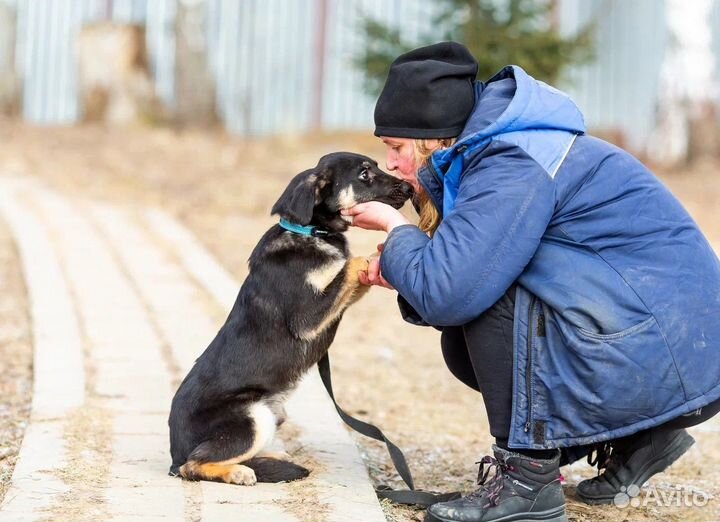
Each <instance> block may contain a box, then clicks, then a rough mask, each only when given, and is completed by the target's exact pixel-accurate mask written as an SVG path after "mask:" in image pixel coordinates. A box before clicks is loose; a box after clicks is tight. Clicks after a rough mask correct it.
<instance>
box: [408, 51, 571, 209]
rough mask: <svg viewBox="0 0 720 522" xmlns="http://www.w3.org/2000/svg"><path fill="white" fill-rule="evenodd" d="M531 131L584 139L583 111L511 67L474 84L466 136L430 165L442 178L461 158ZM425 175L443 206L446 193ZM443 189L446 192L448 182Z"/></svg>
mask: <svg viewBox="0 0 720 522" xmlns="http://www.w3.org/2000/svg"><path fill="white" fill-rule="evenodd" d="M531 130H560V131H566V132H571V133H574V134H582V133H584V132H585V122H584V119H583V115H582V113H581V112H580V109H578V107H577V105H575V103H574V102H573V101H572V100H571V99H570V97H569V96H568V95H567V94H565V93H564V92H561V91H559V90H558V89H555V88H554V87H551V86H549V85H547V84H546V83H544V82H541V81H539V80H535V79H534V78H533V77H531V76H529V75H528V74H527V73H526V72H525V71H524V70H523V69H522V68H521V67H518V66H517V65H508V66H507V67H505V68H503V69H502V70H501V71H500V72H499V73H497V74H496V75H495V76H493V77H492V78H491V79H490V80H488V81H487V82H485V83H484V82H476V83H475V106H474V107H473V111H472V113H471V114H470V117H469V118H468V121H467V122H466V124H465V127H464V129H463V131H462V133H461V134H460V136H459V137H458V140H457V142H456V143H455V145H453V146H452V147H451V148H449V149H445V150H440V151H437V152H435V153H434V154H433V155H432V158H431V162H432V166H433V167H434V169H435V171H436V172H438V173H442V174H444V173H446V171H447V170H448V167H449V166H450V164H451V163H454V165H453V166H454V167H455V165H459V164H461V163H463V162H462V161H454V160H456V158H457V157H458V156H463V157H464V159H465V160H467V159H468V158H469V157H471V156H472V155H473V153H474V152H476V151H480V150H482V149H484V148H485V146H486V145H487V144H488V143H489V142H490V141H491V140H492V139H493V138H494V137H495V136H497V135H499V134H507V133H511V132H518V131H531ZM427 170H428V169H427V168H425V169H422V170H421V171H420V172H419V173H418V177H419V178H420V181H421V182H422V183H423V185H425V188H426V189H427V190H428V192H430V193H431V195H434V196H436V197H435V198H434V199H436V201H437V200H438V199H439V200H440V201H442V199H443V197H442V195H441V193H442V192H443V191H444V190H443V189H442V188H441V187H440V186H438V185H437V182H439V181H440V180H439V179H437V178H435V177H434V176H432V175H431V174H429V173H428V172H427ZM453 170H457V169H453ZM454 175H455V176H457V175H459V172H457V173H454ZM456 182H457V180H456ZM444 184H445V185H446V187H447V183H444ZM437 196H439V197H437ZM447 197H448V196H447V195H446V196H445V199H447ZM451 197H452V196H451Z"/></svg>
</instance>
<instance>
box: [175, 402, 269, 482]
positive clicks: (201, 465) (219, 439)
mask: <svg viewBox="0 0 720 522" xmlns="http://www.w3.org/2000/svg"><path fill="white" fill-rule="evenodd" d="M247 413H248V415H247V417H245V418H243V419H238V420H236V421H235V422H229V423H227V424H226V425H225V426H223V429H222V431H220V432H218V433H217V434H216V435H215V436H214V437H213V438H212V439H209V440H206V441H204V442H202V443H201V444H199V445H198V446H197V447H196V448H195V449H194V450H193V451H192V452H191V453H190V455H189V456H188V459H187V462H185V464H183V465H182V466H180V475H181V476H182V477H183V478H185V479H187V480H212V481H216V482H227V483H231V484H241V485H246V486H252V485H253V484H255V482H257V479H256V476H255V472H254V471H253V470H252V469H251V468H249V467H248V466H244V465H242V463H243V462H245V461H247V460H250V459H252V458H253V457H254V456H255V455H257V454H258V452H260V451H261V450H262V449H263V448H264V447H265V446H267V444H269V443H270V442H271V441H272V439H273V437H274V436H275V427H276V419H275V415H273V413H272V411H271V410H270V408H269V407H268V406H267V405H266V404H264V403H262V402H258V403H254V404H252V405H251V406H250V408H249V409H248V412H247Z"/></svg>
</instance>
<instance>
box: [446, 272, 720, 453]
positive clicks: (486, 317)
mask: <svg viewBox="0 0 720 522" xmlns="http://www.w3.org/2000/svg"><path fill="white" fill-rule="evenodd" d="M515 291H516V287H515V285H513V286H512V287H510V289H509V290H508V291H507V293H506V294H505V295H503V296H502V297H501V298H500V299H499V300H498V302H497V303H495V304H494V305H493V306H492V307H490V308H489V309H488V310H486V311H485V312H484V313H483V314H482V315H481V316H479V317H478V318H477V319H474V320H473V321H471V322H469V323H467V324H465V325H463V326H457V327H445V328H443V331H442V337H441V345H442V353H443V357H444V358H445V364H447V367H448V369H449V370H450V372H451V373H452V374H453V375H454V376H455V377H457V378H458V379H459V380H461V381H462V382H463V383H465V384H466V385H468V386H469V387H471V388H472V389H474V390H477V391H479V392H480V393H481V394H482V398H483V402H484V403H485V410H486V411H487V415H488V421H489V423H490V434H491V435H492V436H493V437H495V440H496V441H497V443H498V444H499V445H500V446H503V447H507V440H508V437H509V435H510V414H511V411H512V387H513V373H512V370H513V319H514V316H515ZM718 411H720V400H717V401H715V402H713V403H710V404H708V405H707V406H705V407H703V408H701V409H699V410H697V411H695V412H692V413H689V414H687V415H683V416H681V417H677V418H676V419H673V420H670V421H668V422H667V423H665V424H663V425H661V426H659V427H658V428H655V429H680V428H687V427H690V426H695V425H696V424H700V423H701V422H704V421H706V420H708V419H709V418H710V417H713V416H714V415H715V414H716V413H718Z"/></svg>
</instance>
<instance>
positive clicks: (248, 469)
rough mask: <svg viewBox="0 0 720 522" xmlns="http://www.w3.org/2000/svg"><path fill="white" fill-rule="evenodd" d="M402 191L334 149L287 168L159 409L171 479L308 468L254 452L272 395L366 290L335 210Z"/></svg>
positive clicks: (284, 477) (316, 356)
mask: <svg viewBox="0 0 720 522" xmlns="http://www.w3.org/2000/svg"><path fill="white" fill-rule="evenodd" d="M411 195H412V187H411V186H410V185H409V184H408V183H406V182H404V181H402V180H399V179H398V178H395V177H394V176H391V175H389V174H386V173H385V172H383V171H382V170H380V169H379V168H378V165H377V162H375V161H374V160H372V159H371V158H369V157H367V156H362V155H360V154H354V153H349V152H337V153H332V154H328V155H326V156H323V157H322V158H321V159H320V161H319V162H318V164H317V166H316V167H315V168H313V169H310V170H306V171H304V172H301V173H300V174H298V175H297V176H295V177H294V178H293V179H292V181H291V182H290V183H289V185H288V186H287V188H286V189H285V191H284V192H283V194H282V195H281V196H280V198H279V199H278V201H277V202H276V203H275V205H274V206H273V208H272V214H273V215H279V216H280V218H281V220H280V224H277V225H274V226H272V227H271V228H270V229H269V230H268V231H267V232H266V233H265V235H264V236H263V237H262V238H261V239H260V241H259V243H258V244H257V246H256V247H255V249H254V250H253V252H252V254H251V256H250V260H249V267H250V272H249V275H248V277H247V278H246V279H245V281H244V283H243V285H242V287H241V288H240V292H239V293H238V296H237V299H236V301H235V304H234V306H233V308H232V310H231V311H230V314H229V316H228V318H227V320H226V321H225V324H224V325H223V326H222V327H221V328H220V331H219V332H218V333H217V335H216V336H215V338H214V339H213V341H212V342H211V343H210V345H209V346H208V347H207V349H206V350H205V352H203V354H202V355H200V357H199V358H198V359H197V360H196V361H195V364H194V366H193V368H192V369H191V370H190V372H189V373H188V375H187V376H186V377H185V379H184V380H183V382H182V384H181V385H180V387H179V388H178V390H177V392H176V394H175V397H174V398H173V401H172V407H171V410H170V417H169V421H168V424H169V427H170V454H171V457H172V465H171V467H170V475H173V476H177V475H180V476H182V477H183V478H184V479H187V480H210V481H217V482H226V483H232V484H240V485H253V484H255V483H256V482H258V481H259V482H284V481H292V480H297V479H301V478H304V477H306V476H307V475H308V474H309V471H308V470H307V469H306V468H304V467H302V466H299V465H297V464H295V463H293V462H290V460H289V456H288V455H286V454H277V453H271V452H267V451H265V448H266V447H267V445H268V444H269V443H270V442H271V441H272V439H273V437H274V435H275V432H276V429H277V428H278V427H279V426H280V424H282V422H283V421H284V420H285V411H284V408H283V400H284V398H285V396H286V395H287V394H288V393H289V392H290V391H291V390H292V389H293V388H294V386H295V385H296V384H297V382H298V381H299V379H300V378H301V377H302V376H303V375H304V374H305V373H306V372H307V371H308V370H309V369H310V368H311V367H312V366H313V365H315V364H316V363H317V362H318V361H319V360H320V359H321V358H322V357H323V356H324V355H325V353H326V352H327V350H328V348H329V347H330V344H331V343H332V341H333V339H334V337H335V332H336V330H337V327H338V324H339V322H340V319H341V318H342V315H343V312H344V311H345V310H346V308H347V307H348V306H350V305H351V304H352V303H353V302H355V301H357V300H358V299H359V298H360V297H361V296H362V295H363V294H364V293H365V292H366V291H367V289H368V288H369V287H367V286H365V285H362V284H361V283H360V282H359V281H358V277H357V276H358V273H359V272H360V271H363V270H367V266H368V261H367V259H366V258H361V257H354V258H351V257H350V254H349V249H348V245H347V240H346V238H345V236H344V234H343V233H344V232H345V231H346V230H347V228H348V222H347V221H346V220H345V218H344V217H343V216H341V214H340V211H341V210H342V209H346V208H350V207H352V206H354V205H355V204H357V203H361V202H367V201H381V202H384V203H387V204H390V205H392V206H393V207H395V208H400V207H401V206H402V205H403V204H404V203H405V201H406V200H407V199H408V198H409V197H410V196H411Z"/></svg>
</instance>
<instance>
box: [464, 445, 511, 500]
mask: <svg viewBox="0 0 720 522" xmlns="http://www.w3.org/2000/svg"><path fill="white" fill-rule="evenodd" d="M475 464H479V465H480V468H479V469H478V475H477V484H478V486H480V487H479V488H478V489H477V490H475V491H473V492H472V493H470V495H468V496H469V497H472V498H477V497H480V496H482V495H483V494H484V493H487V499H488V501H489V504H488V506H496V505H497V501H498V499H499V498H500V492H501V491H502V489H503V483H504V480H505V471H507V470H508V467H509V466H508V465H507V464H505V462H503V461H502V460H497V459H495V458H493V457H491V456H489V455H486V456H485V457H483V458H482V459H480V460H479V461H477V462H476V463H475ZM493 469H494V470H495V473H494V474H493V475H492V477H490V472H491V471H492V470H493ZM486 507H487V506H486Z"/></svg>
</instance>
